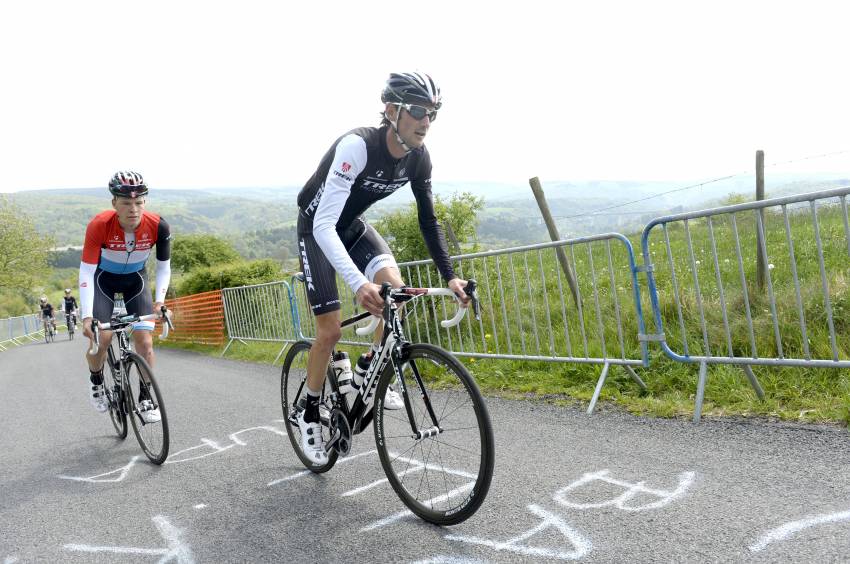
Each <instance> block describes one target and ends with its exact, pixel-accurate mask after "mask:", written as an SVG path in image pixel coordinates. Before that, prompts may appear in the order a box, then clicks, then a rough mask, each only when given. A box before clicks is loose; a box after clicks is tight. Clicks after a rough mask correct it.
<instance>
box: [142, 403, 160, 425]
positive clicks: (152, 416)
mask: <svg viewBox="0 0 850 564" xmlns="http://www.w3.org/2000/svg"><path fill="white" fill-rule="evenodd" d="M139 415H140V416H141V417H142V421H144V422H145V423H159V422H160V421H162V415H161V414H160V413H159V408H158V407H157V408H155V409H154V406H153V402H152V401H151V400H143V401H141V402H140V403H139Z"/></svg>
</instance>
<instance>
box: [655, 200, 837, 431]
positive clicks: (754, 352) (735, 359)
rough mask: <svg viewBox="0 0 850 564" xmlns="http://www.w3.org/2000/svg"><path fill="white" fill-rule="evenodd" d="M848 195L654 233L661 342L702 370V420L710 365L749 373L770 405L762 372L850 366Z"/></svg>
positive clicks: (704, 218)
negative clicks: (758, 374) (759, 369)
mask: <svg viewBox="0 0 850 564" xmlns="http://www.w3.org/2000/svg"><path fill="white" fill-rule="evenodd" d="M847 194H850V188H840V189H835V190H828V191H821V192H813V193H810V194H801V195H797V196H791V197H786V198H775V199H771V200H763V201H760V202H752V203H747V204H738V205H733V206H725V207H721V208H715V209H709V210H704V211H697V212H692V213H681V214H676V215H670V216H665V217H661V218H658V219H655V220H653V221H652V222H650V223H649V224H648V225H647V226H646V228H645V229H644V231H643V235H642V239H641V246H642V251H643V257H644V263H645V264H646V265H647V267H648V268H647V270H648V273H647V274H648V284H649V294H650V298H651V300H652V309H653V317H654V320H655V325H656V331H657V333H656V336H655V338H656V339H657V340H659V342H660V344H661V347H662V350H663V351H664V353H665V354H667V356H669V357H670V358H672V359H673V360H676V361H679V362H688V363H698V364H699V365H700V368H699V381H698V384H697V396H696V401H695V407H694V421H699V418H700V415H701V412H702V403H703V399H704V395H705V385H706V380H707V371H708V370H707V368H708V365H709V364H732V365H737V366H740V367H741V368H742V369H743V370H744V372H745V373H746V375H747V377H748V378H749V381H750V383H751V385H752V386H753V388H754V389H755V391H756V394H757V395H758V397H759V398H760V399H763V398H764V392H763V391H762V389H761V386H760V385H759V382H758V380H757V379H756V377H755V375H754V374H753V372H752V368H751V367H752V366H756V365H764V366H797V367H802V366H811V367H827V368H846V367H850V343H848V337H847V335H848V333H847V329H848V326H847V325H848V320H850V318H848V315H847V314H848V313H849V312H848V308H850V289H848V285H850V271H848V268H847V265H848V258H850V223H849V222H848V215H847V198H846V197H847ZM770 225H775V226H778V228H775V229H773V230H770V229H766V226H770ZM671 233H676V234H677V235H678V236H677V237H675V238H674V239H673V240H674V241H675V244H671V237H670V235H671ZM759 251H760V252H759ZM759 262H760V263H761V272H762V273H763V283H762V284H759V282H758V276H759V264H758V263H759ZM830 265H838V268H829V266H830ZM663 314H666V319H667V321H668V323H667V326H666V328H665V325H664V318H665V315H663ZM839 329H841V330H839ZM758 336H761V337H762V338H761V340H760V339H758V338H757V337H758ZM766 337H767V338H766Z"/></svg>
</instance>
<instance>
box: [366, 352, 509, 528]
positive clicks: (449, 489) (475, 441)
mask: <svg viewBox="0 0 850 564" xmlns="http://www.w3.org/2000/svg"><path fill="white" fill-rule="evenodd" d="M402 362H403V365H402V374H403V377H404V385H405V387H406V394H405V395H406V396H407V400H408V401H409V403H410V407H411V411H412V415H413V420H412V421H411V419H410V417H409V415H408V412H407V409H402V410H398V411H390V410H388V409H386V407H385V405H384V398H385V396H386V393H387V390H388V388H389V386H390V385H393V386H394V388H395V390H396V392H398V393H402V390H401V389H400V386H399V384H398V383H397V382H396V374H395V369H394V367H393V363H392V362H391V363H389V364H388V365H387V368H386V369H385V370H384V373H383V374H382V375H381V379H380V381H379V382H378V388H377V391H376V398H377V399H376V403H375V424H374V428H375V444H376V445H377V447H378V454H379V456H380V459H381V465H382V466H383V468H384V472H385V473H386V475H387V478H388V479H389V482H390V484H391V485H392V487H393V489H394V490H395V492H396V493H397V494H398V496H399V497H400V498H401V500H402V501H403V502H404V504H405V505H407V507H408V508H410V510H411V511H413V513H415V514H416V515H418V516H419V517H421V518H422V519H424V520H426V521H428V522H430V523H434V524H437V525H455V524H457V523H460V522H462V521H465V520H466V519H468V518H469V517H471V516H472V515H473V514H474V513H475V512H476V511H477V510H478V508H479V507H480V506H481V503H482V502H483V501H484V498H485V497H486V496H487V492H488V491H489V489H490V482H491V480H492V478H493V462H494V459H495V451H494V448H495V447H494V441H493V427H492V425H491V423H490V415H489V414H488V412H487V407H486V405H485V404H484V398H483V397H482V396H481V392H480V391H479V390H478V386H477V385H476V384H475V381H474V380H473V379H472V376H471V375H470V374H469V372H468V371H467V370H466V368H465V367H464V366H463V365H462V364H461V363H460V362H458V360H457V359H456V358H455V357H454V356H453V355H452V354H450V353H448V352H446V351H445V350H443V349H441V348H439V347H435V346H433V345H428V344H424V343H423V344H414V345H410V346H409V347H408V348H407V349H406V352H405V355H404V357H403V359H402ZM429 405H430V409H429ZM435 419H436V421H435Z"/></svg>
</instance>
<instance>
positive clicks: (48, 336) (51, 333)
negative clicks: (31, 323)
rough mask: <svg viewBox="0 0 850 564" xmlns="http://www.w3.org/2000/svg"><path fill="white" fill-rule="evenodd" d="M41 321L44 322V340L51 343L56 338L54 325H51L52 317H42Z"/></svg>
mask: <svg viewBox="0 0 850 564" xmlns="http://www.w3.org/2000/svg"><path fill="white" fill-rule="evenodd" d="M41 322H42V323H43V324H44V342H45V343H48V344H49V343H52V342H53V341H55V340H56V327H54V326H53V319H51V318H49V317H42V318H41Z"/></svg>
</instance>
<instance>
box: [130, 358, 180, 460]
mask: <svg viewBox="0 0 850 564" xmlns="http://www.w3.org/2000/svg"><path fill="white" fill-rule="evenodd" d="M124 368H125V369H126V371H127V373H126V374H127V389H126V392H127V393H126V405H127V415H128V417H129V418H130V422H131V423H132V425H133V433H135V435H136V439H137V440H138V441H139V446H141V447H142V450H143V451H144V453H145V456H147V457H148V459H150V461H151V462H153V463H154V464H162V463H163V462H165V459H166V458H167V457H168V444H169V443H168V417H167V416H166V413H165V402H164V401H163V399H162V394H161V393H160V391H159V386H158V385H157V383H156V379H155V378H154V376H153V371H151V369H150V366H148V363H147V362H145V359H143V358H142V357H140V356H139V355H137V354H136V353H130V354H129V356H128V357H127V360H126V362H125V363H124ZM145 382H147V386H146V387H147V390H145V389H143V388H142V386H144V385H145V384H144V383H145ZM148 397H149V398H150V401H151V402H152V405H151V408H152V409H151V410H144V409H143V406H142V405H141V401H142V400H143V399H147V398H148ZM157 409H158V410H159V416H160V420H159V421H154V422H150V423H149V422H146V421H145V420H144V417H146V416H149V415H145V414H144V412H145V411H148V412H151V411H153V410H157Z"/></svg>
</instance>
